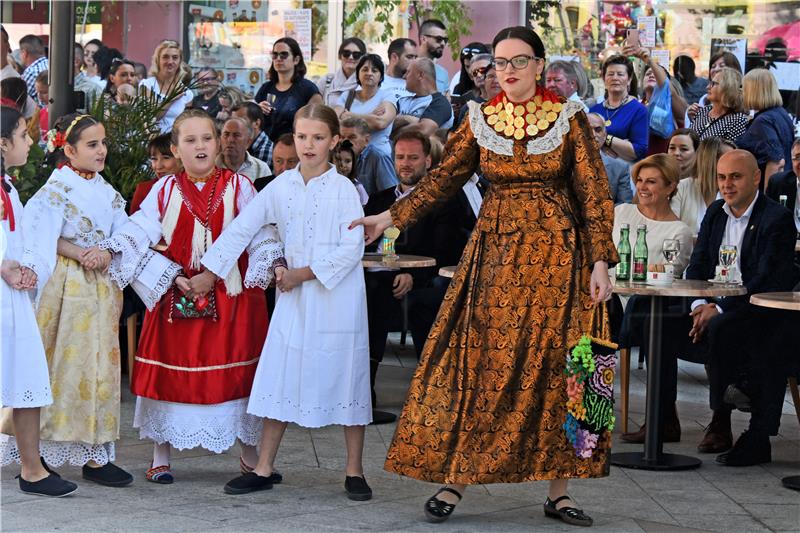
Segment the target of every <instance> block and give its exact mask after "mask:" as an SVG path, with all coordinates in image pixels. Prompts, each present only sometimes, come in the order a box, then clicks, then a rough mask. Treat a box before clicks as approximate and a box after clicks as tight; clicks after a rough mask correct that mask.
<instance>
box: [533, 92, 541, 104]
mask: <svg viewBox="0 0 800 533" xmlns="http://www.w3.org/2000/svg"><path fill="white" fill-rule="evenodd" d="M533 101H534V102H535V103H536V105H537V106H538V105H542V95H540V94H537V95H536V96H535V97H534V99H533Z"/></svg>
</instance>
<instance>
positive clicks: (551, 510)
mask: <svg viewBox="0 0 800 533" xmlns="http://www.w3.org/2000/svg"><path fill="white" fill-rule="evenodd" d="M564 500H570V501H572V498H570V497H569V496H568V495H566V494H565V495H563V496H560V497H558V498H556V499H555V500H551V499H550V498H547V500H545V502H544V515H545V516H549V517H550V518H558V519H560V520H563V521H564V522H566V523H567V524H572V525H573V526H585V527H588V526H591V525H592V523H593V522H594V521H593V520H592V518H591V517H590V516H589V515H587V514H586V513H584V512H583V511H582V510H581V509H577V508H575V507H570V506H566V507H562V508H561V509H558V508H556V505H558V502H561V501H564Z"/></svg>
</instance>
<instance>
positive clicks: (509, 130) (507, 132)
mask: <svg viewBox="0 0 800 533" xmlns="http://www.w3.org/2000/svg"><path fill="white" fill-rule="evenodd" d="M503 133H504V134H505V135H506V137H511V136H512V135H514V125H513V124H509V125H508V126H506V129H505V130H503Z"/></svg>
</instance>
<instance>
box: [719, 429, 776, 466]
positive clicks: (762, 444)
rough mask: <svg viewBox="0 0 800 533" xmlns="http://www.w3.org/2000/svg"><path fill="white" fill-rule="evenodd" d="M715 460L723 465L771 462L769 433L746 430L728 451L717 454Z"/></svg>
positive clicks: (751, 464)
mask: <svg viewBox="0 0 800 533" xmlns="http://www.w3.org/2000/svg"><path fill="white" fill-rule="evenodd" d="M715 461H716V462H717V463H719V464H721V465H725V466H753V465H760V464H764V463H770V462H772V446H771V445H770V442H769V435H767V434H765V433H756V432H754V431H750V430H747V431H745V432H744V433H742V435H741V436H740V437H739V438H738V439H737V440H736V443H735V444H734V445H733V448H731V449H730V450H729V451H727V452H725V453H723V454H721V455H718V456H717V458H716V459H715Z"/></svg>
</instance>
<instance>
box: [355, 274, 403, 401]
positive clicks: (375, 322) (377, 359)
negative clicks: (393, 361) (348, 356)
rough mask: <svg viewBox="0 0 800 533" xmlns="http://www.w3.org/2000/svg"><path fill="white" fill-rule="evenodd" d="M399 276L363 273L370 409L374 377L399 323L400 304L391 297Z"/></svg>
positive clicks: (400, 315) (373, 398)
mask: <svg viewBox="0 0 800 533" xmlns="http://www.w3.org/2000/svg"><path fill="white" fill-rule="evenodd" d="M397 274H399V272H397V271H381V272H365V274H364V281H365V282H366V286H367V320H368V323H369V366H370V388H371V389H372V405H373V406H374V405H375V399H376V398H375V376H376V375H377V373H378V366H379V365H380V363H381V361H383V354H384V352H385V351H386V338H387V337H388V335H389V331H391V330H392V329H393V328H396V327H397V325H398V324H399V323H402V320H403V318H402V317H403V310H402V305H401V304H402V300H398V299H397V298H395V297H394V295H393V294H392V290H393V285H394V278H395V276H397Z"/></svg>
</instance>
